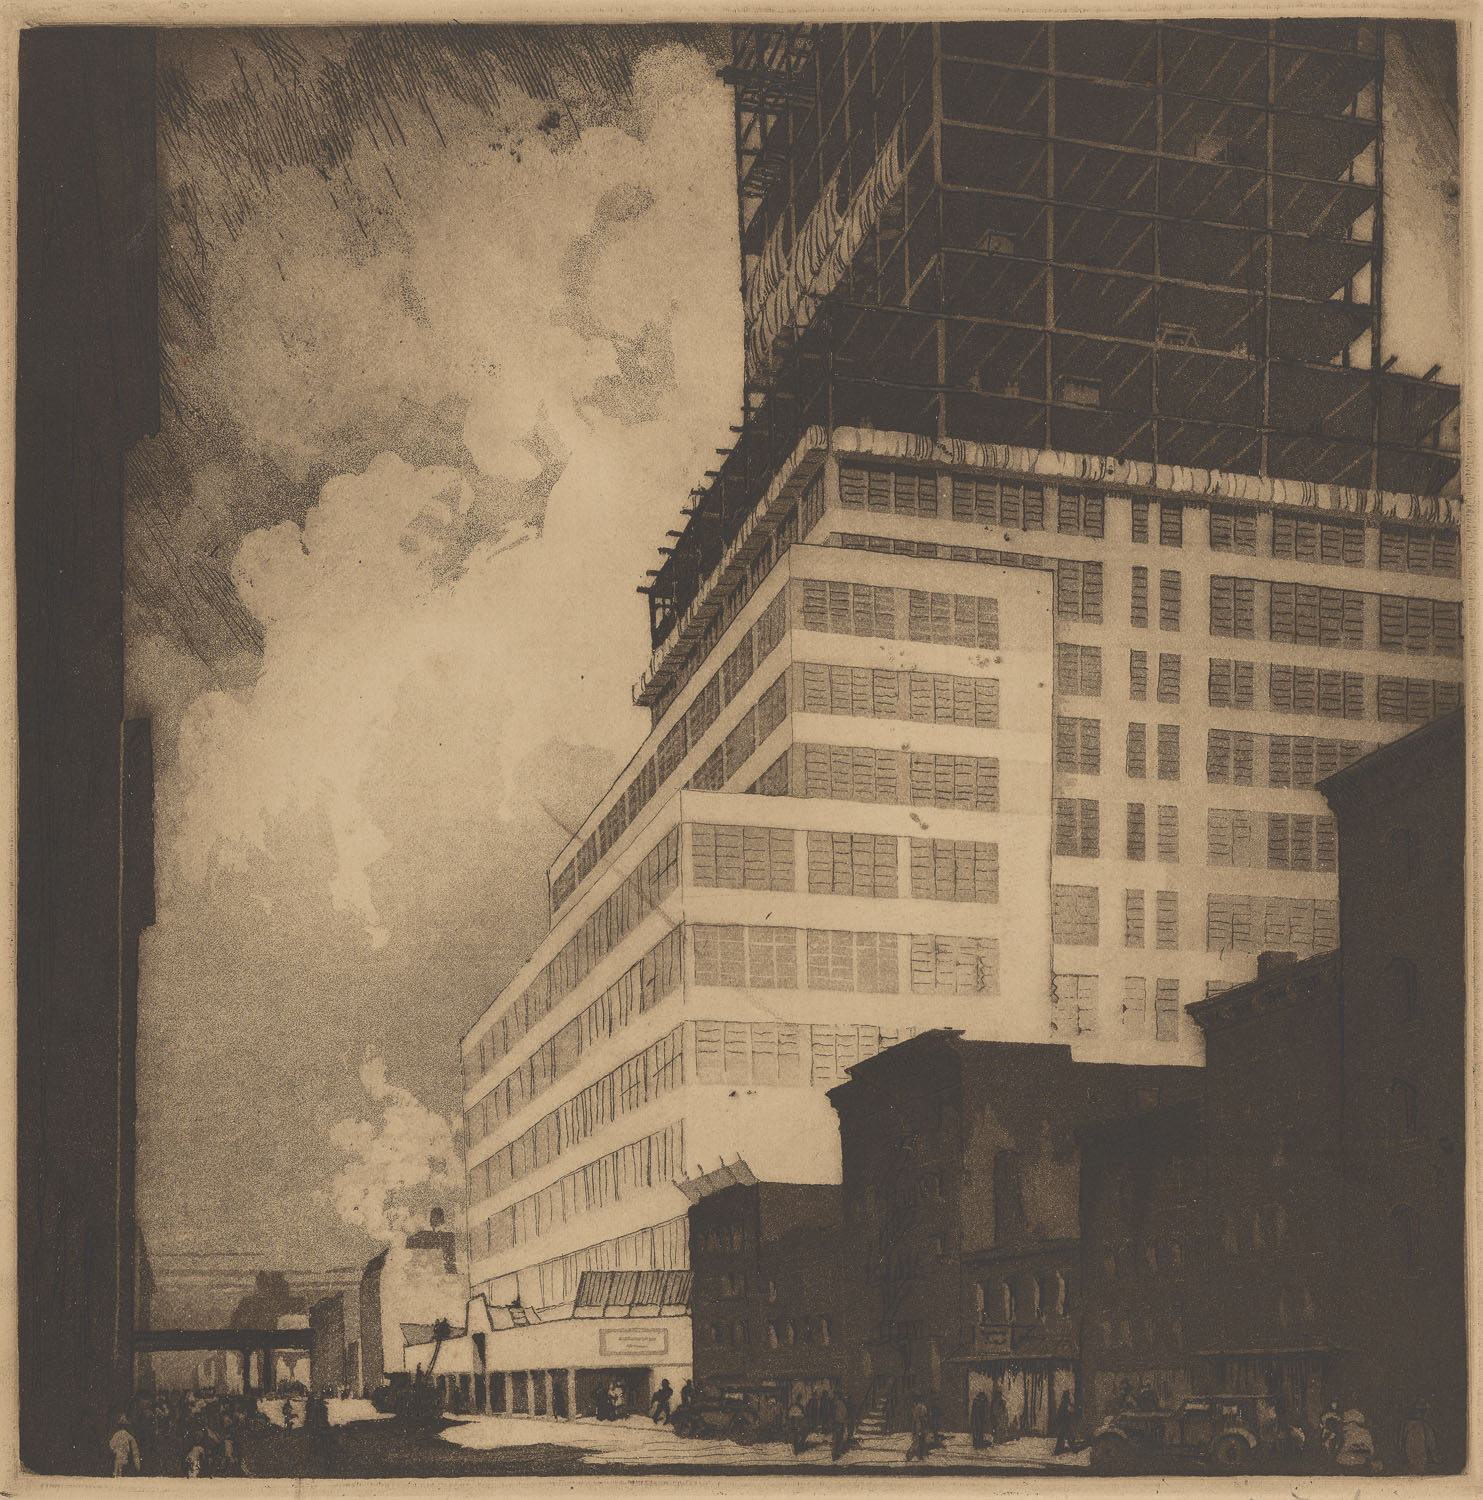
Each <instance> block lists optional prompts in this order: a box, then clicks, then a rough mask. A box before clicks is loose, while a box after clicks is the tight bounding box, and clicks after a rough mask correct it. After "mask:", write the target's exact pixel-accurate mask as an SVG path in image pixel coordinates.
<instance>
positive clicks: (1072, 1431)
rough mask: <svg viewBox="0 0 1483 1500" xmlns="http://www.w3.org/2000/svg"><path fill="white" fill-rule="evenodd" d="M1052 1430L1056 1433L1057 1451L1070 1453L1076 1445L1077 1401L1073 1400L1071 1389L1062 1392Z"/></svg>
mask: <svg viewBox="0 0 1483 1500" xmlns="http://www.w3.org/2000/svg"><path fill="white" fill-rule="evenodd" d="M1051 1432H1052V1433H1053V1434H1054V1435H1055V1439H1056V1452H1057V1453H1069V1452H1071V1451H1072V1450H1073V1449H1074V1448H1075V1447H1076V1403H1075V1402H1074V1401H1072V1399H1071V1392H1070V1391H1062V1392H1061V1404H1060V1405H1059V1406H1058V1407H1057V1408H1056V1418H1055V1424H1054V1425H1053V1426H1052V1428H1051Z"/></svg>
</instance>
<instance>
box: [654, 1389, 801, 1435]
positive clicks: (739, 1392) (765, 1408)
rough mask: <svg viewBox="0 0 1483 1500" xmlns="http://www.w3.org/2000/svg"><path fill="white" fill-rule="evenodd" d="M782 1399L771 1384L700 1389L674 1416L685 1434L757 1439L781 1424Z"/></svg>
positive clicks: (675, 1426) (677, 1427)
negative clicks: (780, 1404) (780, 1407)
mask: <svg viewBox="0 0 1483 1500" xmlns="http://www.w3.org/2000/svg"><path fill="white" fill-rule="evenodd" d="M778 1416H779V1412H778V1403H777V1398H776V1396H775V1394H774V1393H773V1391H772V1389H771V1387H756V1388H752V1387H745V1386H728V1387H726V1388H724V1389H721V1390H704V1391H700V1392H698V1393H697V1394H696V1395H695V1396H694V1397H693V1398H692V1399H691V1400H690V1401H689V1403H687V1404H686V1405H685V1406H682V1407H677V1408H676V1409H675V1410H674V1412H673V1413H672V1415H671V1416H670V1419H669V1423H670V1426H671V1427H672V1428H673V1429H674V1431H675V1432H676V1433H678V1434H679V1435H680V1436H681V1437H729V1438H732V1439H734V1440H735V1441H736V1442H738V1443H754V1442H756V1441H757V1439H758V1438H759V1437H762V1436H763V1435H764V1434H765V1433H769V1432H771V1431H772V1430H773V1428H775V1427H777V1426H778V1425H779V1422H778Z"/></svg>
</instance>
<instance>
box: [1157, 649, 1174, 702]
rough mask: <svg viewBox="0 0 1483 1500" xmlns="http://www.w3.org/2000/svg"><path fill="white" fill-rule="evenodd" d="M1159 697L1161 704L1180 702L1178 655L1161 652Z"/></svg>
mask: <svg viewBox="0 0 1483 1500" xmlns="http://www.w3.org/2000/svg"><path fill="white" fill-rule="evenodd" d="M1157 697H1158V700H1159V702H1160V703H1178V702H1179V657H1178V655H1177V654H1175V653H1172V652H1168V651H1160V652H1159V686H1158V693H1157Z"/></svg>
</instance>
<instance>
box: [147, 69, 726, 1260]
mask: <svg viewBox="0 0 1483 1500" xmlns="http://www.w3.org/2000/svg"><path fill="white" fill-rule="evenodd" d="M528 102H529V101H527V103H528ZM541 114H542V111H536V112H532V111H528V110H526V109H525V108H524V106H519V107H517V108H515V109H514V110H513V111H512V113H511V115H510V117H509V119H507V120H505V121H503V122H501V124H500V127H499V128H498V129H496V128H495V126H494V124H493V123H492V122H491V121H490V119H489V118H488V117H481V116H478V115H477V114H476V113H475V112H473V111H464V112H463V113H462V114H460V113H459V111H458V110H457V109H455V108H453V107H451V106H450V108H449V109H448V110H446V111H443V112H441V113H440V116H439V118H440V124H441V128H442V130H443V132H444V134H445V136H446V137H447V141H448V144H447V146H446V147H437V146H436V145H435V144H429V143H428V141H426V140H418V141H415V142H414V143H413V144H411V145H409V146H408V147H407V148H406V150H405V151H404V152H402V153H401V154H400V155H399V154H397V153H395V152H392V153H389V154H388V153H386V152H382V153H381V154H382V155H386V156H387V157H388V159H387V166H388V169H389V170H388V171H387V172H385V173H383V172H382V171H381V163H380V161H379V160H378V159H377V153H376V149H375V148H373V147H372V146H371V145H370V144H364V145H362V146H359V147H357V148H356V149H357V157H356V159H354V160H352V162H351V164H350V165H351V168H352V169H353V177H354V180H355V181H356V182H357V183H358V184H362V185H364V184H367V183H371V182H373V181H374V180H376V178H378V177H380V178H381V179H382V180H383V181H384V182H385V184H386V185H385V187H384V189H383V190H381V192H380V195H379V196H375V195H372V194H371V193H370V190H369V189H368V188H364V186H363V187H362V190H360V191H358V192H357V194H355V195H352V196H346V195H341V206H340V208H339V209H327V208H326V203H327V194H328V192H329V191H330V190H329V188H327V186H326V184H325V183H324V182H323V181H322V180H321V179H319V178H318V175H317V174H315V173H313V172H312V171H311V170H309V169H303V170H302V171H299V170H298V169H294V170H290V171H289V172H287V173H286V174H285V176H284V179H283V181H282V183H281V184H280V186H279V188H278V190H277V191H275V193H274V194H273V195H272V196H271V197H270V198H269V199H268V200H267V201H266V202H265V203H264V205H263V207H262V210H261V211H260V212H257V213H255V214H251V215H249V216H247V217H246V218H245V219H244V220H243V222H241V223H240V224H239V225H238V226H237V227H236V231H235V237H234V238H232V239H230V240H227V239H223V241H222V242H221V243H219V244H213V246H212V257H211V259H210V261H209V263H208V265H207V267H206V269H205V270H204V271H203V275H205V276H206V277H207V278H208V279H207V284H206V288H205V290H206V293H207V295H206V297H205V301H204V317H205V319H206V324H207V328H208V333H209V338H208V339H207V340H206V342H205V343H204V344H203V345H202V348H201V350H200V351H199V352H200V353H201V359H200V360H199V361H198V362H193V363H192V364H191V365H189V366H187V367H185V379H186V381H187V385H186V391H185V399H186V404H187V406H188V407H189V409H190V410H191V411H194V412H195V413H197V414H198V416H200V414H205V415H204V416H200V421H201V422H202V423H204V424H205V425H204V426H203V427H202V431H203V432H204V431H206V430H207V428H209V431H210V433H211V434H214V436H213V437H212V440H211V442H209V443H208V442H204V441H203V444H202V445H201V446H200V448H199V450H195V449H192V448H191V447H190V445H182V444H177V445H176V446H175V448H174V449H173V450H172V454H173V456H172V458H171V460H170V462H168V463H166V462H164V461H160V462H158V463H156V464H155V465H154V466H153V467H152V468H151V470H150V479H151V483H152V484H153V485H154V487H155V490H156V491H158V493H157V494H156V493H152V496H151V503H152V504H154V505H155V506H156V509H157V511H158V512H159V513H160V514H163V515H166V516H170V515H175V516H177V518H178V522H179V524H178V526H177V530H176V535H177V537H183V538H184V540H185V541H186V542H187V543H188V544H189V545H190V546H191V547H196V548H198V549H200V552H201V555H205V554H209V555H210V556H211V557H212V558H213V559H214V560H215V562H214V564H213V565H214V566H215V567H217V569H218V570H219V572H220V575H221V577H222V579H223V580H224V583H223V587H225V588H226V589H227V590H229V592H230V594H231V596H232V599H233V600H234V601H235V604H236V607H237V608H238V609H239V610H240V612H241V616H242V619H241V622H240V624H241V629H240V631H239V634H240V635H241V636H242V637H243V638H244V639H246V640H249V641H251V640H256V641H260V643H261V653H260V656H256V657H255V656H254V655H253V654H252V653H251V652H250V651H246V650H241V651H236V652H235V653H222V652H218V653H216V654H215V655H213V654H211V653H209V652H208V653H207V654H206V657H205V658H204V659H200V658H199V654H198V655H193V654H192V653H191V651H190V650H189V649H188V646H187V645H185V644H182V643H181V641H180V640H179V639H177V638H176V637H175V636H173V635H172V636H170V637H168V638H167V637H166V636H165V635H164V634H163V633H161V632H160V631H159V630H157V629H156V628H154V625H153V624H152V620H153V617H152V616H151V615H149V614H148V612H147V611H143V610H136V613H135V615H134V617H133V630H134V634H133V637H132V639H131V648H130V649H131V662H130V689H131V695H132V699H133V704H134V707H135V711H146V712H152V713H154V714H156V716H157V724H158V725H159V727H160V728H161V730H162V733H161V736H160V754H159V762H158V795H157V804H156V805H157V816H158V838H157V864H158V872H159V875H158V879H159V901H158V914H159V916H158V922H157V925H156V927H155V929H154V930H153V931H152V932H151V933H150V935H149V938H148V941H147V944H146V954H145V966H144V977H143V994H144V1015H143V1019H142V1028H143V1044H142V1046H141V1098H142V1100H143V1103H142V1107H141V1129H142V1132H143V1139H144V1147H143V1154H142V1178H141V1188H140V1191H141V1203H142V1205H143V1208H144V1212H145V1217H146V1222H147V1223H150V1224H157V1225H160V1226H162V1227H163V1228H164V1230H165V1231H166V1232H171V1233H173V1232H176V1231H177V1228H178V1226H181V1225H184V1224H186V1223H189V1222H193V1221H205V1222H211V1223H213V1224H214V1225H220V1226H221V1228H220V1232H222V1233H231V1232H232V1229H233V1226H234V1225H240V1226H247V1227H245V1228H244V1229H243V1233H245V1234H248V1235H250V1236H251V1242H252V1243H262V1242H263V1240H264V1238H265V1237H266V1238H267V1239H269V1240H270V1241H271V1242H273V1243H277V1244H281V1245H282V1246H284V1247H285V1248H284V1253H285V1254H286V1255H287V1254H297V1255H316V1256H318V1255H330V1256H338V1255H344V1254H349V1253H353V1243H354V1237H353V1235H351V1231H350V1229H349V1228H348V1227H347V1221H346V1216H345V1213H344V1211H343V1204H342V1202H341V1200H342V1198H343V1200H344V1204H349V1205H350V1206H351V1207H352V1208H354V1210H355V1211H354V1213H352V1214H351V1215H350V1219H351V1220H353V1221H354V1222H355V1223H356V1224H357V1225H361V1226H363V1227H365V1228H367V1229H370V1228H371V1227H372V1226H376V1227H377V1228H378V1230H380V1229H384V1224H383V1223H382V1220H381V1219H380V1218H378V1216H377V1213H376V1211H375V1201H374V1200H375V1190H374V1188H372V1187H367V1188H366V1189H365V1191H364V1192H361V1193H360V1195H359V1196H357V1191H355V1190H353V1189H352V1188H351V1187H350V1186H349V1185H347V1186H346V1187H345V1189H344V1193H343V1194H340V1193H337V1195H336V1200H335V1201H336V1205H337V1206H338V1207H339V1210H340V1211H338V1212H332V1211H331V1208H330V1205H329V1204H328V1202H327V1200H326V1198H325V1184H326V1183H327V1182H329V1181H330V1180H331V1178H332V1177H334V1176H335V1174H336V1173H337V1172H338V1171H340V1169H341V1168H342V1166H343V1163H342V1161H341V1160H340V1159H339V1158H338V1157H337V1155H336V1149H338V1148H344V1149H349V1150H351V1151H352V1152H354V1153H361V1154H360V1155H357V1156H355V1157H354V1160H355V1161H356V1162H360V1163H361V1164H362V1167H361V1168H357V1170H358V1171H361V1177H362V1179H364V1181H365V1182H367V1183H369V1182H371V1181H372V1177H368V1176H366V1172H368V1171H369V1170H370V1165H371V1164H372V1162H373V1161H376V1160H379V1157H378V1156H377V1153H378V1152H381V1151H382V1150H383V1149H385V1148H386V1143H385V1142H384V1141H383V1140H382V1139H381V1137H380V1136H379V1135H377V1134H375V1133H373V1134H372V1135H370V1136H367V1135H365V1132H364V1129H362V1128H361V1127H360V1126H357V1127H355V1130H354V1131H353V1132H352V1131H351V1127H350V1126H349V1125H345V1123H344V1122H346V1121H348V1120H351V1119H352V1116H353V1115H354V1114H355V1111H357V1110H358V1108H359V1103H358V1101H359V1099H360V1095H361V1089H360V1084H359V1081H358V1079H357V1076H356V1064H355V1062H354V1061H353V1060H354V1059H358V1058H360V1056H361V1055H362V1052H363V1049H364V1048H365V1047H366V1046H368V1045H369V1046H371V1047H373V1048H374V1049H375V1051H376V1055H377V1056H378V1057H381V1058H383V1059H384V1062H385V1066H386V1068H387V1069H388V1070H389V1071H390V1073H391V1075H392V1076H393V1077H396V1078H397V1079H398V1080H399V1085H398V1086H399V1087H404V1088H406V1089H408V1090H410V1091H411V1093H412V1094H413V1095H415V1096H416V1097H417V1098H419V1099H422V1100H424V1101H426V1103H427V1105H428V1108H429V1110H431V1111H432V1112H433V1113H434V1114H436V1113H437V1112H438V1111H444V1112H451V1111H453V1110H455V1109H456V1107H457V1096H458V1076H457V1038H458V1036H459V1035H460V1034H461V1032H462V1031H463V1030H464V1028H465V1027H466V1026H467V1025H468V1024H469V1023H470V1022H471V1021H472V1020H473V1019H474V1017H475V1016H477V1015H478V1013H479V1012H480V1011H481V1010H482V1009H483V1008H484V1007H485V1006H486V1005H487V1004H488V1003H489V1001H490V1000H492V999H493V998H494V996H495V994H496V993H497V992H498V990H499V988H500V986H501V984H502V983H503V982H504V981H505V979H506V978H507V977H508V976H509V975H510V974H511V973H512V972H513V970H514V969H515V968H516V967H517V966H518V964H519V963H520V962H522V961H523V959H524V958H525V957H526V955H527V954H528V953H529V952H530V951H531V949H532V948H533V947H534V946H535V944H536V943H537V942H538V941H539V940H540V938H541V936H542V934H543V932H544V927H545V921H544V919H545V910H546V909H545V897H546V892H545V884H544V874H545V869H546V866H547V864H548V863H549V862H550V861H551V860H552V859H553V858H554V857H555V856H556V854H557V853H558V851H559V849H560V847H561V845H562V844H563V843H564V842H565V840H566V838H567V836H568V834H567V829H568V828H570V827H574V826H575V825H576V823H577V822H579V821H580V820H581V819H582V818H583V817H584V816H585V815H586V813H587V812H588V811H589V810H590V808H591V806H592V805H593V803H594V801H595V800H596V798H597V797H598V796H599V795H600V794H601V792H602V790H603V789H604V788H605V786H606V785H607V784H608V782H609V781H610V780H611V778H612V776H613V775H614V773H615V772H616V771H617V770H618V768H619V767H620V766H621V764H622V762H623V760H624V759H625V758H626V756H627V755H628V754H629V753H630V752H631V750H632V749H633V748H635V747H636V745H637V744H638V742H639V741H640V739H641V738H642V736H643V734H644V732H645V729H646V716H644V715H643V714H641V713H640V712H639V711H637V710H635V709H634V708H633V707H632V705H631V700H630V689H631V685H632V683H633V681H634V680H635V678H636V677H637V676H638V674H639V672H640V671H641V670H642V667H643V665H644V663H645V661H646V659H647V654H648V652H647V629H646V626H647V620H646V615H645V611H644V609H643V606H642V603H641V601H640V600H639V599H638V597H637V596H636V594H635V585H636V584H637V583H638V581H639V580H640V578H641V577H642V575H643V571H644V569H645V568H646V567H649V566H651V565H652V562H653V558H654V556H655V547H656V545H657V543H658V541H659V540H660V539H661V538H662V536H663V533H664V532H665V530H666V529H667V528H668V527H670V526H672V525H674V524H675V521H676V518H677V516H678V514H679V508H680V506H681V505H682V504H683V503H684V497H685V495H686V494H687V492H688V490H689V488H690V487H691V485H693V484H694V483H695V482H696V481H697V479H698V478H699V476H700V475H701V473H702V472H703V471H704V469H706V468H707V467H709V466H710V465H711V463H712V460H713V450H714V449H715V448H716V447H717V446H719V445H720V444H721V443H722V442H723V441H724V440H725V436H726V431H727V427H728V425H729V423H730V422H732V421H734V420H735V413H736V411H737V410H738V409H739V402H740V362H739V357H738V355H739V350H740V326H739V324H740V311H739V307H738V305H737V301H738V299H737V297H736V295H735V284H736V255H737V250H736V240H735V236H736V230H735V213H734V200H733V194H734V186H733V181H732V176H731V165H730V155H729V152H730V146H729V132H730V128H731V121H730V113H729V105H728V100H727V94H726V91H725V89H724V88H723V87H722V86H721V85H720V84H719V83H717V81H716V80H715V78H714V75H713V73H712V71H711V66H710V64H709V63H708V62H706V60H704V59H703V58H701V57H700V56H699V55H698V54H697V53H694V52H692V51H689V50H688V49H685V48H678V47H675V48H665V49H661V50H660V51H659V52H658V53H655V54H648V55H646V56H645V57H644V58H643V59H641V61H640V63H639V64H638V66H637V67H636V69H635V76H634V93H633V101H632V104H631V105H630V106H627V107H625V108H624V109H623V110H621V111H618V112H615V111H614V110H613V108H612V107H611V101H609V102H608V103H607V104H606V105H605V106H604V108H603V109H602V110H600V111H599V110H594V112H593V114H594V119H593V120H592V121H582V120H579V121H578V123H579V124H581V128H580V130H578V129H576V128H563V129H561V130H556V131H550V132H546V131H541V130H539V129H536V128H535V127H536V125H538V124H539V121H540V118H541ZM579 114H580V111H578V110H575V109H573V110H569V111H568V118H569V119H570V118H572V117H573V115H579ZM527 116H529V118H527ZM455 120H457V122H458V125H457V128H454V124H453V122H454V121H455ZM511 120H513V121H514V124H515V127H516V128H515V129H513V130H510V129H506V128H505V127H506V126H507V125H509V124H510V121H511ZM362 153H364V154H365V158H366V159H364V160H361V159H359V158H360V156H361V154H362ZM373 169H374V170H373ZM391 179H394V182H395V185H394V186H393V183H392V180H391ZM352 211H353V213H354V214H356V215H358V216H359V218H360V221H361V222H362V223H363V224H364V225H365V227H366V230H367V232H366V234H364V235H361V234H359V233H353V232H348V231H347V230H346V228H345V223H344V222H343V221H344V219H345V217H346V215H347V214H349V213H351V212H352ZM208 419H209V420H208ZM222 434H228V435H229V436H230V441H228V440H227V438H224V437H222ZM182 455H184V456H183V457H182ZM290 496H302V498H301V499H295V500H292V501H290V500H289V499H288V498H286V497H290ZM244 522H245V523H247V524H243V523H244ZM236 526H240V527H241V530H240V532H239V533H238V534H236V535H234V534H233V528H234V527H236ZM136 603H137V601H136ZM176 724H178V726H179V728H178V735H172V734H171V733H170V730H171V728H172V726H174V725H176ZM377 1087H380V1085H379V1084H378V1085H377ZM356 1118H358V1116H356ZM342 1126H343V1129H342ZM336 1130H340V1131H341V1134H340V1135H339V1136H338V1137H336V1141H337V1143H338V1147H332V1145H331V1134H332V1132H334V1131H336ZM362 1168H363V1169H364V1170H362ZM352 1175H354V1174H352ZM367 1194H369V1196H367ZM347 1195H348V1196H347ZM357 1205H358V1206H357ZM347 1235H351V1238H350V1240H348V1241H347V1239H346V1236H347ZM295 1247H296V1248H295ZM294 1263H303V1262H302V1261H296V1262H294Z"/></svg>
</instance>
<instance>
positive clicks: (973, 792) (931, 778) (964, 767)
mask: <svg viewBox="0 0 1483 1500" xmlns="http://www.w3.org/2000/svg"><path fill="white" fill-rule="evenodd" d="M907 769H908V789H909V793H910V795H909V797H908V800H909V801H910V802H911V803H912V804H913V805H914V806H918V807H923V806H925V807H966V808H970V809H972V810H974V811H976V812H997V811H998V810H999V762H998V760H996V759H994V758H993V757H990V756H978V755H938V754H917V753H915V752H913V753H912V754H911V755H910V756H908V758H907Z"/></svg>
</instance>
